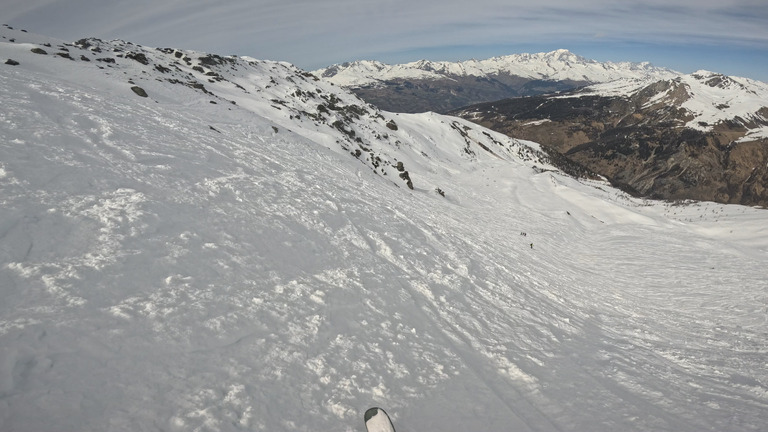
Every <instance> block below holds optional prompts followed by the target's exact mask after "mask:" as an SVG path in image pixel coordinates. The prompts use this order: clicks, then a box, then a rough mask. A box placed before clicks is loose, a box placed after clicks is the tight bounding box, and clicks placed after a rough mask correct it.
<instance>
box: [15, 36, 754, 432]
mask: <svg viewBox="0 0 768 432" xmlns="http://www.w3.org/2000/svg"><path fill="white" fill-rule="evenodd" d="M0 37H1V38H0V94H2V98H3V108H2V110H0V201H1V202H2V206H0V295H1V296H2V299H3V301H2V302H1V303H0V430H3V431H12V432H16V431H60V432H68V431H104V430H110V431H129V430H130V431H135V430H160V431H189V430H195V431H254V430H256V431H259V430H268V431H276V430H290V431H339V430H343V431H360V430H362V428H363V413H364V412H365V410H366V409H367V408H369V407H371V406H383V407H386V408H387V411H388V412H389V414H390V415H391V416H392V420H393V421H394V423H395V426H396V427H397V429H398V430H404V431H408V430H414V431H415V430H419V431H426V430H448V431H453V430H455V431H464V430H483V431H497V430H498V431H509V430H515V431H550V430H563V431H566V430H573V431H580V430H594V431H615V430H624V431H633V430H637V431H641V430H656V431H665V430H668V431H701V430H728V431H755V430H760V429H761V428H763V427H764V424H765V412H767V411H768V373H766V369H765V367H764V366H765V358H766V355H768V347H766V345H765V341H766V340H768V323H767V322H766V318H765V317H766V312H768V310H766V304H767V303H766V302H767V301H768V298H766V292H768V291H767V290H766V288H767V287H768V286H767V285H766V280H765V277H764V276H765V270H764V267H765V262H766V256H767V255H768V231H766V226H768V225H767V224H766V222H768V213H766V212H765V211H764V210H759V209H754V208H749V207H743V206H734V205H729V206H724V205H718V204H713V203H687V204H676V205H673V204H670V203H660V202H648V201H640V200H636V199H633V198H630V197H628V196H627V195H625V194H623V193H621V192H619V191H618V190H616V189H613V188H611V187H610V186H608V185H607V184H606V183H605V182H598V181H585V180H576V179H574V178H571V177H569V176H567V175H564V174H563V173H561V172H559V171H558V170H556V169H555V168H554V167H553V166H552V165H551V164H550V163H549V162H547V160H546V158H545V157H544V156H543V154H542V153H541V152H540V151H539V146H538V145H537V144H535V143H532V142H527V141H522V140H515V139H511V138H508V137H506V136H504V135H501V134H498V133H495V132H492V131H490V130H487V129H484V128H482V127H480V126H477V125H474V124H472V123H469V122H467V121H465V120H461V119H457V118H453V117H447V116H442V115H438V114H432V113H429V114H418V115H413V114H392V113H388V112H384V111H380V110H378V109H377V108H374V107H373V106H370V105H368V104H366V103H365V102H363V101H361V100H360V99H358V98H357V97H356V96H354V95H353V94H351V93H349V92H347V91H345V90H342V89H339V88H338V87H336V86H333V85H331V84H330V83H327V82H324V81H322V80H319V79H317V78H315V77H314V76H313V75H312V74H309V73H307V72H305V71H302V70H299V69H297V68H295V67H293V66H291V65H288V64H285V63H279V62H271V61H260V60H255V59H250V58H242V57H232V56H229V57H222V56H218V55H211V54H204V53H196V52H191V51H184V50H178V49H170V48H162V49H153V48H147V47H143V46H138V45H135V44H131V43H128V42H123V41H111V42H107V41H100V40H96V39H83V40H80V41H77V42H75V43H64V42H61V41H56V40H52V39H50V38H46V37H43V36H37V35H32V34H29V33H26V32H24V31H20V30H16V29H12V28H9V27H7V26H6V27H2V28H0ZM409 185H410V186H412V188H411V187H409Z"/></svg>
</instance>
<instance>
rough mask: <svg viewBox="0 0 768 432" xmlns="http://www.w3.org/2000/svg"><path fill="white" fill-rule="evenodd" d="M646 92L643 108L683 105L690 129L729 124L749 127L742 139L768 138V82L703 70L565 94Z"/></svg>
mask: <svg viewBox="0 0 768 432" xmlns="http://www.w3.org/2000/svg"><path fill="white" fill-rule="evenodd" d="M639 94H642V97H644V98H645V99H646V101H645V102H644V104H643V108H644V109H646V108H652V109H653V108H655V109H658V108H660V107H669V106H674V107H679V108H680V109H681V110H682V111H683V112H684V114H685V115H684V118H682V119H677V121H678V122H679V123H680V125H684V126H685V127H687V128H691V129H696V130H700V131H703V132H712V131H714V130H715V129H716V128H718V127H720V126H723V124H726V123H733V125H735V126H739V127H741V128H743V129H745V132H744V134H743V136H741V137H739V138H738V140H739V141H750V140H754V139H759V138H768V84H766V83H763V82H760V81H756V80H752V79H749V78H741V77H730V76H725V75H723V74H719V73H716V72H710V71H705V70H700V71H697V72H694V73H692V74H687V75H680V76H678V77H675V78H672V79H667V80H660V81H659V82H654V83H649V82H647V81H642V80H617V81H614V82H610V83H603V84H597V85H593V86H590V87H587V88H585V89H583V90H580V91H578V92H575V93H574V94H572V95H566V96H565V97H582V96H588V95H593V96H603V97H608V96H618V97H623V98H633V97H635V96H636V95H639Z"/></svg>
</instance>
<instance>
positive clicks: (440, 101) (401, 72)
mask: <svg viewBox="0 0 768 432" xmlns="http://www.w3.org/2000/svg"><path fill="white" fill-rule="evenodd" d="M314 74H315V75H317V76H320V77H323V79H326V80H328V81H330V82H333V83H335V84H336V85H339V86H342V87H345V88H349V89H351V90H352V91H353V92H354V93H355V94H357V95H358V96H360V97H361V98H362V99H364V100H366V101H368V102H370V103H372V104H374V105H376V106H378V107H379V108H382V109H386V110H390V111H396V112H425V111H435V112H447V111H450V110H453V109H456V108H460V107H464V106H467V105H471V104H475V103H480V102H489V101H494V100H499V99H504V98H508V97H519V96H532V95H539V94H545V93H554V92H557V91H564V90H571V89H573V88H576V87H579V86H583V85H586V84H593V83H602V82H607V81H614V80H617V79H622V78H632V79H652V80H658V79H662V78H671V77H673V76H675V75H676V73H675V72H673V71H671V70H669V69H664V68H658V67H654V66H651V65H650V64H649V63H627V62H625V63H611V62H605V63H600V62H597V61H594V60H589V59H586V58H584V57H580V56H577V55H575V54H573V53H571V52H570V51H567V50H562V49H561V50H557V51H552V52H549V53H539V54H515V55H509V56H504V57H494V58H491V59H487V60H469V61H463V62H455V63H454V62H433V61H427V60H421V61H418V62H413V63H406V64H399V65H387V64H383V63H380V62H376V61H357V62H353V63H344V64H341V65H334V66H331V67H328V68H325V69H320V70H317V71H314Z"/></svg>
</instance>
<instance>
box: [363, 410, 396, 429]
mask: <svg viewBox="0 0 768 432" xmlns="http://www.w3.org/2000/svg"><path fill="white" fill-rule="evenodd" d="M363 419H364V421H365V430H366V431H368V432H395V427H394V426H392V420H390V419H389V415H388V414H387V412H386V411H384V410H383V409H381V408H377V407H373V408H370V409H368V411H366V412H365V416H364V417H363Z"/></svg>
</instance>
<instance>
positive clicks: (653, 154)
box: [455, 71, 768, 206]
mask: <svg viewBox="0 0 768 432" xmlns="http://www.w3.org/2000/svg"><path fill="white" fill-rule="evenodd" d="M455 114H457V115H460V116H462V117H464V118H467V119H472V120H473V121H476V122H478V123H480V124H483V125H485V126H488V127H491V128H492V129H494V130H497V131H503V132H505V133H507V134H509V135H512V136H518V137H521V138H526V139H531V140H534V141H537V142H540V143H542V144H543V145H545V146H547V147H548V148H549V149H550V153H552V152H555V153H561V154H563V155H564V156H565V157H566V158H568V159H570V160H572V161H573V162H576V163H579V164H582V165H584V166H585V167H586V168H588V169H589V170H591V171H593V172H596V173H599V174H601V175H603V176H605V177H606V178H608V179H609V180H610V181H612V182H613V183H614V184H615V185H618V186H620V187H622V188H624V189H625V190H628V191H631V192H632V193H638V194H641V195H643V196H651V197H654V198H659V199H673V200H674V199H697V200H705V201H706V200H711V201H717V202H730V203H741V204H745V205H760V206H768V193H766V185H768V173H766V169H765V166H766V164H768V153H767V152H766V150H765V149H766V143H768V85H766V84H765V83H762V82H759V81H755V80H749V79H746V78H739V77H727V76H725V75H722V74H718V73H714V72H709V71H697V72H694V73H692V74H687V75H680V76H678V77H675V78H672V79H667V80H660V81H656V82H650V83H649V82H647V81H643V80H627V79H624V80H617V81H613V82H609V83H603V84H596V85H592V86H587V87H585V88H583V89H580V90H576V91H573V92H568V93H563V94H559V95H552V96H536V97H532V98H529V99H525V98H523V99H517V100H515V99H507V100H502V101H496V102H491V103H485V104H480V105H477V106H475V107H467V108H464V109H461V110H458V111H456V112H455Z"/></svg>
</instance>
